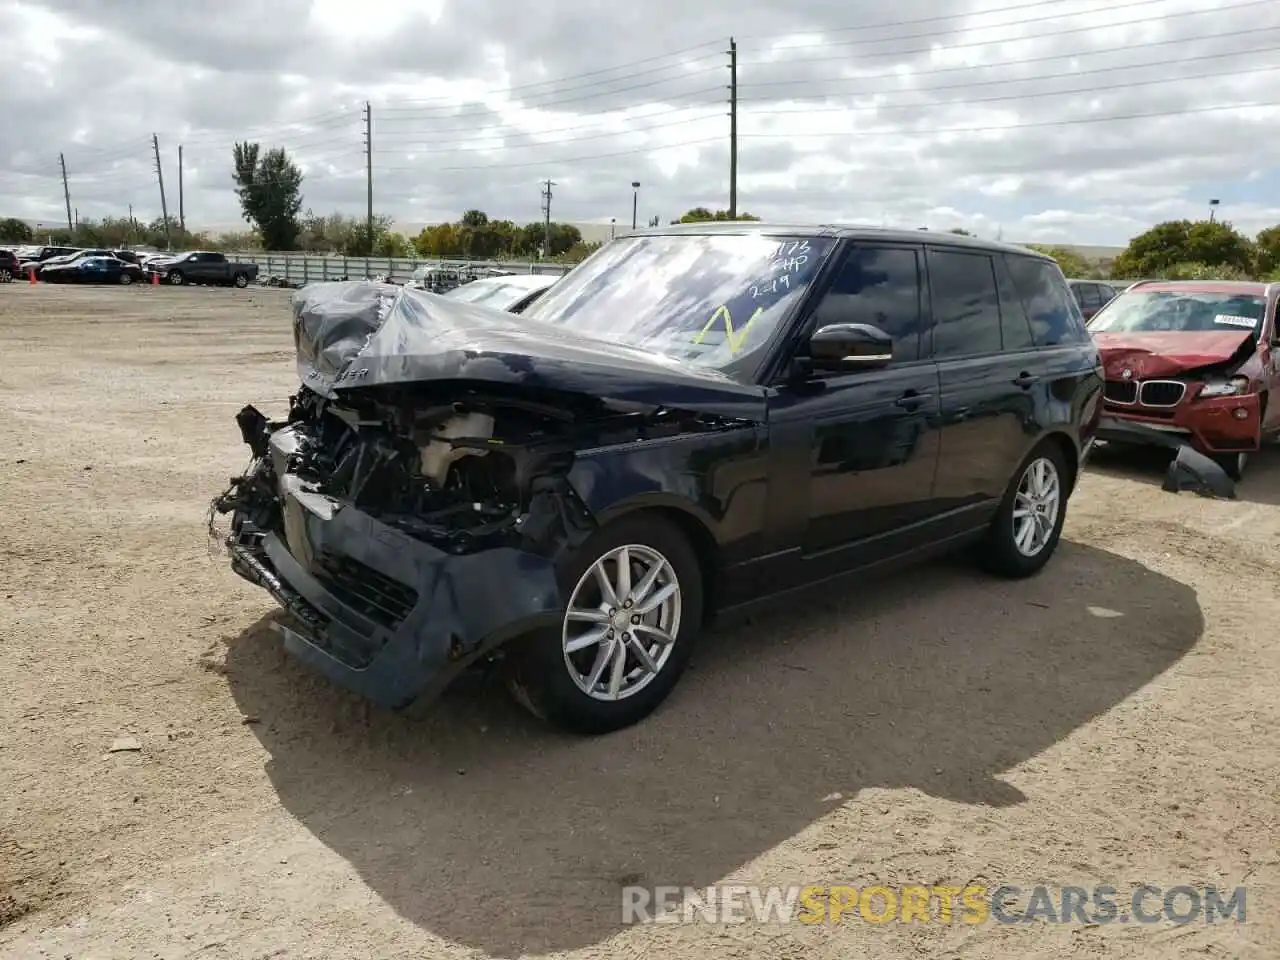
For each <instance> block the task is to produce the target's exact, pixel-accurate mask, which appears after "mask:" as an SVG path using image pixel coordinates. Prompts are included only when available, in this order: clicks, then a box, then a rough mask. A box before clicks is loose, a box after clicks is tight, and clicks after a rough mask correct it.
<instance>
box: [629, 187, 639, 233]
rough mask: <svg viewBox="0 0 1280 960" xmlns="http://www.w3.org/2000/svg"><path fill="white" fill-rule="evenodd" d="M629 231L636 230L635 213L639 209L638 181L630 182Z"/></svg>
mask: <svg viewBox="0 0 1280 960" xmlns="http://www.w3.org/2000/svg"><path fill="white" fill-rule="evenodd" d="M631 191H632V192H631V229H632V230H634V229H635V228H636V211H637V210H638V209H639V208H640V181H639V180H632V181H631Z"/></svg>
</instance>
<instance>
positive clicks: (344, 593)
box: [316, 554, 418, 630]
mask: <svg viewBox="0 0 1280 960" xmlns="http://www.w3.org/2000/svg"><path fill="white" fill-rule="evenodd" d="M317 566H318V567H319V570H318V571H317V573H316V579H317V580H319V581H320V582H321V583H323V584H324V585H325V588H326V589H328V590H329V592H330V593H332V594H333V595H334V597H335V598H337V599H338V600H340V601H341V602H342V603H344V604H346V605H347V606H349V607H351V608H352V609H353V610H356V611H358V612H359V613H361V614H363V615H364V616H366V617H368V618H369V619H370V620H372V621H374V622H375V623H377V624H379V625H380V626H383V627H386V628H387V629H388V630H394V629H396V628H397V627H399V626H400V624H402V623H403V622H404V621H405V618H406V617H408V616H409V613H410V612H411V611H412V610H413V608H414V606H415V605H416V604H417V602H418V592H417V591H416V590H413V589H412V588H410V587H407V586H405V585H404V584H403V583H400V582H399V581H396V580H392V579H391V578H390V577H388V576H386V575H385V574H381V573H379V572H378V571H377V570H374V569H373V568H372V567H367V566H365V565H364V564H363V563H360V562H359V561H358V560H353V559H351V558H350V557H335V556H332V555H328V554H322V555H321V556H320V557H319V558H317Z"/></svg>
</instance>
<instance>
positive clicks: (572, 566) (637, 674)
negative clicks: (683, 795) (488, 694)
mask: <svg viewBox="0 0 1280 960" xmlns="http://www.w3.org/2000/svg"><path fill="white" fill-rule="evenodd" d="M622 558H625V560H626V561H627V563H626V570H627V571H628V574H627V576H625V577H623V576H621V575H620V574H621V569H622V568H620V567H619V560H620V559H622ZM601 572H602V573H603V575H604V576H605V577H606V578H607V579H608V580H609V581H610V586H611V589H612V590H613V595H612V596H610V595H609V594H608V593H606V592H605V591H604V589H603V588H602V586H601V584H600V580H599V576H598V573H601ZM702 575H703V571H702V569H701V566H700V564H699V562H698V557H697V554H696V553H695V552H694V550H693V547H692V546H691V545H690V543H689V541H688V539H687V538H686V537H685V535H684V534H683V533H682V532H681V531H680V529H679V528H678V527H676V526H675V525H674V524H673V523H671V522H670V521H668V520H665V519H663V518H662V517H659V516H655V515H653V514H644V515H640V514H634V515H632V516H629V517H623V518H622V519H621V520H619V521H617V522H616V523H612V524H610V525H609V526H607V527H603V528H601V529H600V530H597V531H596V532H595V533H594V534H592V535H591V537H589V538H588V539H587V541H586V542H585V543H584V544H583V545H582V546H581V547H580V548H579V549H578V550H576V551H574V553H573V554H572V555H571V556H569V557H568V558H566V559H565V561H564V562H562V563H561V564H560V569H559V570H558V571H557V577H558V579H559V581H560V590H561V594H562V596H563V597H564V598H565V607H566V610H565V614H564V620H563V621H562V624H561V626H560V627H559V628H552V629H550V630H547V631H543V632H540V633H538V634H535V635H532V636H529V637H525V638H522V639H521V640H519V641H516V642H515V643H514V644H513V645H512V647H511V648H510V649H509V651H508V656H507V663H506V678H505V679H506V683H507V688H508V690H509V691H510V692H511V694H512V695H513V696H514V697H515V699H516V701H517V702H518V703H520V704H521V706H523V707H524V708H525V709H526V710H528V711H529V712H530V713H532V714H533V715H534V716H536V717H538V718H540V719H542V720H545V721H547V722H549V723H551V724H552V725H554V726H556V727H559V728H560V729H562V730H566V731H568V732H571V733H578V734H588V735H590V734H602V733H609V732H612V731H614V730H621V729H622V728H624V727H629V726H631V725H632V724H635V723H638V722H639V721H641V720H643V719H644V718H645V717H647V716H648V715H649V714H651V713H652V712H653V711H654V710H656V709H657V708H658V706H659V705H660V704H661V703H662V702H663V701H664V700H665V699H666V698H667V696H668V695H669V694H670V693H671V691H672V689H673V688H674V687H675V685H676V682H677V681H678V680H679V679H680V676H681V674H683V673H684V669H685V667H686V666H687V665H688V663H689V658H690V656H691V655H692V653H693V647H694V643H695V641H696V639H697V635H698V632H699V630H700V628H701V626H702V609H703V588H702V584H703V580H702ZM628 584H630V587H631V591H632V594H631V596H625V595H623V596H619V595H618V594H620V593H623V592H624V591H625V588H626V587H627V586H628ZM646 586H647V589H646ZM611 610H612V611H614V613H613V615H612V616H611V615H610V611H611ZM571 611H572V613H571ZM646 661H647V662H646Z"/></svg>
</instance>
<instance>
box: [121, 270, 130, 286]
mask: <svg viewBox="0 0 1280 960" xmlns="http://www.w3.org/2000/svg"><path fill="white" fill-rule="evenodd" d="M120 283H121V285H123V286H126V287H127V286H128V285H129V284H131V283H133V277H132V276H131V275H130V274H129V273H128V272H127V271H126V272H124V273H121V274H120Z"/></svg>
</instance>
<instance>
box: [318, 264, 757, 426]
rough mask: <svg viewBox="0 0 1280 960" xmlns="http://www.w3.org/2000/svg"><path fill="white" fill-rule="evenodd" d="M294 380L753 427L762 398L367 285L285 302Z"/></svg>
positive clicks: (444, 301) (726, 383) (558, 334)
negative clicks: (695, 417)
mask: <svg viewBox="0 0 1280 960" xmlns="http://www.w3.org/2000/svg"><path fill="white" fill-rule="evenodd" d="M293 339H294V346H295V348H296V350H297V355H298V358H297V359H298V377H299V378H300V379H301V380H302V382H303V383H304V384H306V385H307V386H308V387H309V388H310V389H312V390H315V391H316V392H317V393H321V394H324V395H326V396H333V395H334V394H335V393H337V392H338V391H341V390H348V389H356V388H361V387H372V386H391V385H408V384H415V383H424V382H429V381H455V382H469V383H479V384H486V383H487V384H503V385H512V386H524V387H528V388H530V389H532V390H553V391H563V392H569V393H575V394H579V395H582V396H587V397H599V398H604V399H610V400H617V401H624V402H630V403H638V404H644V405H648V406H666V407H678V408H681V409H686V410H692V411H697V412H701V413H712V414H718V415H721V416H728V417H736V418H743V419H752V420H758V421H763V420H764V409H765V405H764V389H763V388H762V387H758V386H752V385H747V384H741V383H738V382H736V381H734V380H731V379H730V378H728V377H726V376H724V375H723V374H721V373H719V372H717V371H715V370H710V369H705V368H702V367H697V366H693V365H691V364H687V363H682V362H679V361H675V360H668V359H664V358H662V357H659V356H657V355H655V354H652V353H649V352H648V351H645V350H640V349H637V348H634V347H627V346H622V345H620V344H616V343H611V342H608V341H605V340H599V339H596V338H593V337H588V336H586V335H584V334H582V333H581V332H579V331H576V330H569V329H566V328H563V327H559V326H556V325H551V324H543V323H538V322H536V321H534V320H531V319H529V318H526V317H522V316H520V315H517V314H511V313H506V312H503V311H499V310H494V309H490V308H488V307H482V306H475V305H473V304H468V303H462V302H459V301H457V300H452V299H449V298H447V297H442V296H439V295H438V294H434V293H428V292H427V291H425V290H416V289H413V288H408V287H398V286H395V285H392V284H385V283H377V282H373V281H367V280H352V281H339V282H333V283H318V284H315V285H314V286H309V287H304V288H302V289H301V290H299V291H297V293H295V294H294V295H293Z"/></svg>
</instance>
